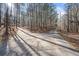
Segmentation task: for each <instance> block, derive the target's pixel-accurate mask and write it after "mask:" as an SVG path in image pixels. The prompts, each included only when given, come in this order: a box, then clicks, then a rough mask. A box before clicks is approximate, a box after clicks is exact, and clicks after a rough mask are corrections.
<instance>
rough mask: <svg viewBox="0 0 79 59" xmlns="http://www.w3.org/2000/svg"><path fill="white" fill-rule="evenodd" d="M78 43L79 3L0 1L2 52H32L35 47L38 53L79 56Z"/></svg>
mask: <svg viewBox="0 0 79 59" xmlns="http://www.w3.org/2000/svg"><path fill="white" fill-rule="evenodd" d="M61 5H63V6H61ZM58 8H60V10H59V9H58ZM62 9H63V11H62ZM14 42H15V43H14ZM47 42H48V43H47ZM63 42H64V43H63ZM5 43H6V44H5ZM25 44H26V45H25ZM67 44H69V45H67ZM78 44H79V3H59V4H57V3H0V52H1V51H2V50H5V49H8V50H9V52H7V54H6V55H31V54H30V52H28V50H29V49H31V50H32V51H31V50H30V51H31V52H33V51H34V53H35V54H36V55H41V54H42V55H43V54H44V55H54V54H55V55H63V53H64V55H79V46H78ZM13 45H14V46H13ZM7 46H9V48H7ZM25 46H28V47H30V48H25ZM40 46H41V47H43V48H41V47H40ZM2 47H3V48H2ZM15 47H16V48H17V49H15ZM19 47H20V48H21V50H22V51H23V52H22V53H20V52H21V51H20V50H19V49H20V48H19ZM47 47H49V48H50V49H48V50H50V51H51V53H50V52H49V51H48V50H45V49H47ZM54 47H55V48H54ZM57 47H60V48H61V49H59V48H57ZM11 49H14V50H11ZM43 49H44V50H45V51H44V50H43ZM53 49H54V50H55V51H54V50H53ZM63 49H65V50H64V51H65V52H66V53H65V52H64V51H63V52H62V50H63ZM15 50H16V51H15ZM39 50H40V51H42V52H40V51H39ZM18 51H20V52H18ZM26 51H27V52H26ZM57 51H60V52H57ZM69 51H72V53H70V52H69ZM73 51H76V52H77V53H76V54H75V53H74V52H73ZM4 52H5V51H4ZM4 54H5V53H3V52H1V54H0V55H4ZM35 54H33V53H32V55H35Z"/></svg>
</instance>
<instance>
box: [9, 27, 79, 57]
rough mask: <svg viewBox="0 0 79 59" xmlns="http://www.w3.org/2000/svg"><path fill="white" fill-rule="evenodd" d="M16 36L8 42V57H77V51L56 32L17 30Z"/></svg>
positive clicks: (78, 54)
mask: <svg viewBox="0 0 79 59" xmlns="http://www.w3.org/2000/svg"><path fill="white" fill-rule="evenodd" d="M24 32H25V33H24ZM18 35H19V36H20V37H21V38H20V37H19V36H18ZM16 36H17V37H16ZM16 36H14V37H15V39H14V38H13V37H11V38H10V40H9V41H8V46H9V53H8V55H28V56H29V55H30V56H32V55H33V56H34V55H42V56H79V51H76V50H75V47H74V46H72V45H71V44H70V43H69V42H67V41H65V40H64V39H63V37H61V36H60V35H59V34H58V33H57V32H49V33H31V32H29V31H28V30H25V29H21V28H19V29H18V31H17V34H16ZM22 39H23V40H24V41H23V40H22ZM26 43H27V44H26ZM28 44H29V46H30V47H29V46H28Z"/></svg>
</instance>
